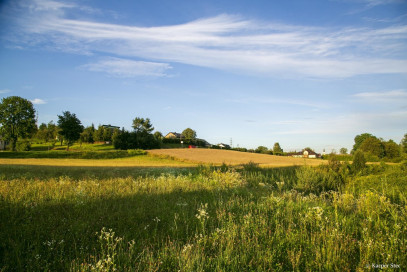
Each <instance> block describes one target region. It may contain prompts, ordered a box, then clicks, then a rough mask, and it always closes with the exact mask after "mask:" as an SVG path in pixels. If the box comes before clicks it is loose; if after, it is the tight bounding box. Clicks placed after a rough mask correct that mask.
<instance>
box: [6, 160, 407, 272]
mask: <svg viewBox="0 0 407 272" xmlns="http://www.w3.org/2000/svg"><path fill="white" fill-rule="evenodd" d="M372 169H373V168H370V167H369V168H368V170H369V171H370V170H372ZM147 170H148V171H149V172H146V171H147ZM381 171H382V172H380V173H372V172H370V173H369V175H367V176H356V177H352V179H351V180H350V181H349V183H348V184H347V185H346V186H345V188H342V191H343V192H341V193H340V192H338V191H328V192H323V191H322V192H321V193H319V194H318V195H315V194H314V193H312V191H315V192H318V191H319V190H318V189H317V188H316V187H315V186H314V187H311V189H312V190H309V192H310V193H309V194H308V193H306V194H305V193H302V192H299V191H298V190H299V189H297V190H292V188H293V187H291V185H290V184H291V181H292V180H296V179H297V178H298V177H300V178H302V179H304V178H305V177H306V178H307V179H311V180H312V179H313V180H318V178H315V176H317V177H318V176H321V177H320V179H325V180H329V178H328V176H329V175H333V174H332V170H330V169H327V168H326V167H318V168H309V167H305V168H274V169H263V168H257V169H256V170H254V171H252V172H246V171H245V170H244V169H242V170H239V171H236V170H234V169H233V168H231V167H223V168H222V167H221V168H216V167H213V166H201V167H199V168H198V169H191V170H185V169H184V170H176V169H167V168H161V169H144V168H126V169H116V167H112V168H109V167H106V168H89V169H87V170H86V171H84V169H83V167H71V168H69V167H68V168H67V167H56V168H55V167H48V168H47V167H39V168H35V167H33V166H25V167H21V166H18V167H17V166H13V167H12V169H10V167H9V166H8V167H6V166H3V165H0V173H2V174H1V175H3V176H2V178H1V183H0V204H1V205H0V217H1V219H2V220H1V224H2V226H3V225H4V226H7V227H4V228H0V249H1V250H0V270H2V271H27V270H29V271H178V270H181V271H364V270H365V269H366V267H367V265H371V264H372V263H381V264H397V265H400V267H406V266H407V260H406V258H405V248H406V244H405V241H406V240H407V211H406V209H405V206H406V204H407V203H406V199H407V198H406V192H407V187H406V186H407V178H406V177H407V175H405V172H404V170H402V169H401V168H400V167H396V166H392V167H386V168H385V169H383V170H381ZM4 173H5V174H6V175H5V174H4ZM79 173H80V174H79ZM1 175H0V176H1ZM297 176H298V177H297ZM323 176H327V177H323ZM317 184H318V183H317ZM293 186H297V185H296V184H295V183H294V184H293ZM325 190H326V189H325ZM304 192H305V190H304ZM16 222H18V224H16Z"/></svg>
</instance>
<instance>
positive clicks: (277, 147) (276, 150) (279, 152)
mask: <svg viewBox="0 0 407 272" xmlns="http://www.w3.org/2000/svg"><path fill="white" fill-rule="evenodd" d="M283 152H284V151H283V149H282V148H281V146H280V144H279V143H274V146H273V154H274V155H282V154H283Z"/></svg>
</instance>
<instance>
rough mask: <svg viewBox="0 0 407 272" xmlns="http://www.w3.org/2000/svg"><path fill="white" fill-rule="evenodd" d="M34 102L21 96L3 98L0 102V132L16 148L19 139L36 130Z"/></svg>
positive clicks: (28, 135)
mask: <svg viewBox="0 0 407 272" xmlns="http://www.w3.org/2000/svg"><path fill="white" fill-rule="evenodd" d="M35 122H36V121H35V110H34V107H33V104H32V103H31V102H30V101H28V100H27V99H24V98H21V97H19V96H10V97H6V98H3V99H2V100H1V103H0V125H1V126H0V134H1V135H2V136H3V137H4V139H5V140H7V141H10V142H11V149H12V150H13V151H15V150H16V145H17V139H18V138H27V137H30V136H31V135H32V134H33V133H34V132H35V131H36V124H35Z"/></svg>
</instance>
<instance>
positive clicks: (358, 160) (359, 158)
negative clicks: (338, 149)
mask: <svg viewBox="0 0 407 272" xmlns="http://www.w3.org/2000/svg"><path fill="white" fill-rule="evenodd" d="M365 167H366V158H365V155H364V154H363V152H362V151H360V150H357V151H356V152H355V154H354V155H353V162H352V168H353V170H354V171H356V172H359V171H360V170H362V169H363V168H365Z"/></svg>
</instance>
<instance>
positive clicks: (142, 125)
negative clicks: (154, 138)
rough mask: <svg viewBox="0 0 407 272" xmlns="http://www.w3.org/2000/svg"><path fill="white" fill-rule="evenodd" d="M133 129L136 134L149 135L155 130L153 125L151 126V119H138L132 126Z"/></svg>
mask: <svg viewBox="0 0 407 272" xmlns="http://www.w3.org/2000/svg"><path fill="white" fill-rule="evenodd" d="M132 127H133V129H134V131H135V132H143V131H145V132H147V133H151V132H152V131H153V130H154V127H153V125H152V124H151V121H150V119H149V118H146V119H144V118H140V117H136V118H135V119H134V120H133V125H132Z"/></svg>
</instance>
